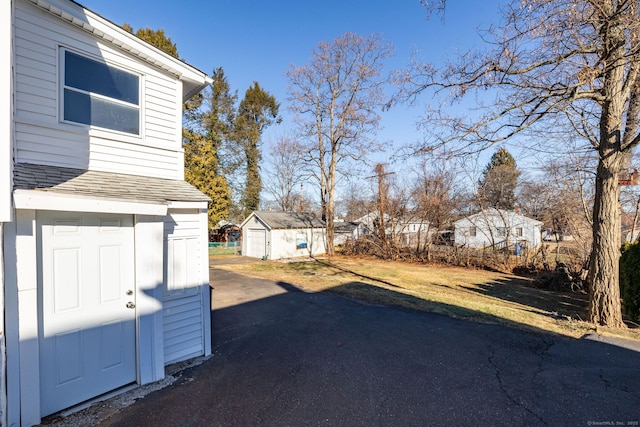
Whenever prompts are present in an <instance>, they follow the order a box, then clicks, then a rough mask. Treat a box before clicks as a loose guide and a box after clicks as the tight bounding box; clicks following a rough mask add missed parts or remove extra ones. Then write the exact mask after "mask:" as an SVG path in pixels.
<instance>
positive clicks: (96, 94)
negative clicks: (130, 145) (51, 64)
mask: <svg viewBox="0 0 640 427" xmlns="http://www.w3.org/2000/svg"><path fill="white" fill-rule="evenodd" d="M62 52H63V53H62V55H63V61H62V64H63V71H62V75H63V76H64V77H63V82H62V118H63V120H64V121H65V122H72V123H79V124H84V125H90V126H96V127H101V128H105V129H111V130H115V131H119V132H125V133H129V134H133V135H139V134H140V76H138V75H136V74H133V73H130V72H128V71H124V70H122V69H119V68H115V67H113V66H111V65H107V64H105V63H103V62H99V61H95V60H93V59H89V58H87V57H84V56H82V55H78V54H76V53H73V52H70V51H68V50H63V51H62Z"/></svg>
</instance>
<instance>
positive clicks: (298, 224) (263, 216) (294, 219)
mask: <svg viewBox="0 0 640 427" xmlns="http://www.w3.org/2000/svg"><path fill="white" fill-rule="evenodd" d="M252 216H255V217H257V218H258V219H259V220H260V221H261V222H263V223H264V224H265V225H266V226H267V227H269V228H271V229H272V230H277V229H290V228H324V226H325V223H324V221H322V220H321V219H319V218H316V217H315V216H313V215H310V214H305V213H295V212H269V211H255V212H253V213H252V214H251V215H249V216H248V217H247V219H245V220H244V222H243V223H242V225H244V224H245V223H246V222H247V221H248V220H249V219H250V218H251V217H252Z"/></svg>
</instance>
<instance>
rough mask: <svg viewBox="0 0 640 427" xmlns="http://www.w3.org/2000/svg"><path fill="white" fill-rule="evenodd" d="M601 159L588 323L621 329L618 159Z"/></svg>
mask: <svg viewBox="0 0 640 427" xmlns="http://www.w3.org/2000/svg"><path fill="white" fill-rule="evenodd" d="M608 154H609V156H605V157H604V158H603V157H601V158H600V161H599V162H598V172H597V176H596V184H595V191H596V193H595V202H594V206H593V244H592V250H591V259H590V265H589V290H590V292H589V320H590V321H591V322H593V323H596V324H599V325H603V326H608V327H612V328H620V327H624V326H625V325H624V323H623V321H622V310H621V305H620V285H619V283H618V280H619V260H620V206H619V197H620V188H619V186H618V169H619V167H620V164H619V163H620V162H619V159H617V158H616V157H618V156H616V155H615V154H614V153H608Z"/></svg>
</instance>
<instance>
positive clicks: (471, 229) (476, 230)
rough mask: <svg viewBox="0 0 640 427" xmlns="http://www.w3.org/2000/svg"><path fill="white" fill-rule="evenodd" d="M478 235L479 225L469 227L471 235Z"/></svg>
mask: <svg viewBox="0 0 640 427" xmlns="http://www.w3.org/2000/svg"><path fill="white" fill-rule="evenodd" d="M477 236H478V227H476V226H475V225H472V226H470V227H469V237H477Z"/></svg>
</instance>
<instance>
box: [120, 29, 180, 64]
mask: <svg viewBox="0 0 640 427" xmlns="http://www.w3.org/2000/svg"><path fill="white" fill-rule="evenodd" d="M122 28H123V29H125V30H126V31H128V32H130V33H131V34H135V35H136V36H137V37H139V38H141V39H142V40H144V41H146V42H147V43H149V44H150V45H153V46H155V47H157V48H158V49H160V50H162V51H163V52H165V53H168V54H169V55H171V56H173V57H174V58H178V48H177V46H176V45H175V43H173V42H172V41H171V38H170V37H167V36H166V34H165V33H164V30H162V29H159V30H153V29H151V28H149V27H147V28H138V30H137V31H135V32H134V31H133V28H132V27H131V25H129V24H126V23H125V24H124V25H123V26H122Z"/></svg>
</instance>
